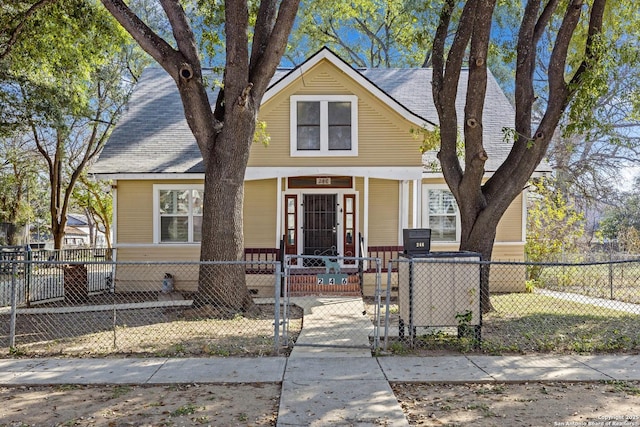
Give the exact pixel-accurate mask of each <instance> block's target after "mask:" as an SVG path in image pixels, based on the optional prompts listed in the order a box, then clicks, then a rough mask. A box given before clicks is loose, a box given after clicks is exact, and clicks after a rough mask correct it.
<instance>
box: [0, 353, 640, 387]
mask: <svg viewBox="0 0 640 427" xmlns="http://www.w3.org/2000/svg"><path fill="white" fill-rule="evenodd" d="M358 360H360V362H358ZM285 368H287V369H288V370H289V379H290V380H292V381H297V380H301V379H302V378H303V377H304V378H305V381H307V380H312V379H313V378H321V379H323V380H324V379H329V378H328V375H330V376H331V377H333V379H334V380H345V381H346V380H360V381H362V382H365V381H368V380H370V379H372V378H373V376H374V373H373V372H371V371H372V370H374V368H375V369H380V370H381V372H382V373H383V375H384V379H385V381H388V382H420V383H465V382H485V383H492V382H495V383H501V382H532V381H640V355H622V356H616V355H602V356H577V355H576V356H539V355H534V356H438V357H378V358H373V357H372V358H369V359H366V358H360V359H353V358H346V357H334V358H307V359H306V360H304V361H302V359H297V360H296V359H288V358H285V357H260V358H184V359H169V358H153V359H66V358H65V359H52V358H43V359H0V385H51V384H190V383H200V384H207V383H211V384H216V383H251V382H264V383H267V382H282V381H284V380H285ZM327 371H329V372H330V373H328V372H327Z"/></svg>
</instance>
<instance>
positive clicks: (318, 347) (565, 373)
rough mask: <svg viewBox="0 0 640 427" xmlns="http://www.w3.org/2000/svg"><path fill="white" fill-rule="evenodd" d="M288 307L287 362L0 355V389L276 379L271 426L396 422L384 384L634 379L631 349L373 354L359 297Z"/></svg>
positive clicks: (638, 362)
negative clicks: (298, 324)
mask: <svg viewBox="0 0 640 427" xmlns="http://www.w3.org/2000/svg"><path fill="white" fill-rule="evenodd" d="M296 304H298V305H300V306H301V307H303V309H304V310H305V316H304V327H303V329H302V332H301V334H300V336H299V337H298V340H297V342H296V346H295V347H294V348H293V351H292V352H291V355H290V356H289V357H288V358H286V357H262V358H184V359H171V358H148V359H136V358H130V359H116V358H109V359H68V358H64V359H54V358H43V359H0V386H2V385H19V386H21V385H53V384H80V385H97V384H143V385H145V384H146V385H165V384H192V383H198V384H207V383H210V384H216V383H218V384H219V383H261V382H262V383H282V387H281V393H280V404H279V405H280V406H279V410H278V421H277V425H278V426H280V427H287V426H324V425H350V426H369V425H380V424H383V425H387V426H399V427H400V426H402V427H404V426H408V422H407V419H406V418H405V415H404V413H403V411H402V408H401V407H400V404H399V403H398V401H397V399H396V397H395V395H394V394H393V391H392V390H391V387H390V385H389V383H390V382H399V383H407V382H419V383H466V382H482V383H492V382H494V383H500V382H535V381H603V380H604V381H613V380H619V381H640V355H622V356H616V355H598V356H578V355H568V356H549V355H531V356H484V355H458V356H441V357H378V358H374V357H372V356H371V351H370V349H369V348H368V345H369V344H368V343H369V334H370V332H371V330H372V325H371V324H370V321H369V320H368V318H367V317H366V316H364V315H363V312H362V311H361V310H362V307H361V306H360V305H359V304H362V301H361V300H360V299H357V298H356V299H354V298H305V299H300V300H298V301H296ZM365 319H366V320H365ZM367 322H368V324H367Z"/></svg>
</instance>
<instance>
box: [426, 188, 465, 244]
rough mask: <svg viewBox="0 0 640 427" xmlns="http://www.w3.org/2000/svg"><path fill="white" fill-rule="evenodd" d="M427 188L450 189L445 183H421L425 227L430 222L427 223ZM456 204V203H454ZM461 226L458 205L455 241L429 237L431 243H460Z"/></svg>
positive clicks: (428, 225)
mask: <svg viewBox="0 0 640 427" xmlns="http://www.w3.org/2000/svg"><path fill="white" fill-rule="evenodd" d="M429 190H447V191H449V192H450V191H451V189H449V186H447V184H429V185H427V184H423V185H422V203H423V206H422V226H423V227H425V228H431V227H430V224H429V206H428V204H429ZM456 205H457V203H456ZM461 227H462V221H461V220H460V207H458V208H457V209H456V240H455V242H452V241H446V240H433V238H432V239H431V243H432V244H433V243H443V244H446V243H460V237H461V235H462V233H461V230H460V229H461Z"/></svg>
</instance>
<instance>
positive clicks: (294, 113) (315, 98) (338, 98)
mask: <svg viewBox="0 0 640 427" xmlns="http://www.w3.org/2000/svg"><path fill="white" fill-rule="evenodd" d="M300 101H303V102H304V101H311V102H320V150H298V108H297V104H298V102H300ZM344 101H348V102H350V103H351V150H329V126H328V120H329V118H328V113H327V111H328V109H327V105H328V103H329V102H344ZM290 123H291V126H290V128H291V129H290V138H289V139H290V142H291V148H290V155H291V157H350V156H351V157H353V156H357V155H358V97H357V96H355V95H292V96H291V98H290Z"/></svg>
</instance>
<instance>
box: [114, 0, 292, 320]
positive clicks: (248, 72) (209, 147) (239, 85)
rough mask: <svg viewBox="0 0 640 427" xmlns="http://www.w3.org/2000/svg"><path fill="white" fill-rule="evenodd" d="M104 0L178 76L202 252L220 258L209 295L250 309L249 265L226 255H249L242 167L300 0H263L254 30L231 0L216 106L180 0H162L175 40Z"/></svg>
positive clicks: (211, 272) (238, 1) (239, 2)
mask: <svg viewBox="0 0 640 427" xmlns="http://www.w3.org/2000/svg"><path fill="white" fill-rule="evenodd" d="M102 3H103V4H104V5H105V7H106V8H107V9H108V10H109V12H111V14H112V15H113V16H114V17H115V18H116V19H117V20H118V22H119V23H120V24H121V25H122V26H123V27H124V28H125V29H126V30H127V31H128V32H129V34H131V35H132V36H133V38H134V39H135V40H136V42H138V44H139V45H140V47H142V49H144V50H145V51H146V52H147V53H149V54H150V55H151V56H152V57H153V58H154V59H155V60H156V61H157V62H158V63H159V64H160V65H161V66H162V67H163V68H164V69H165V70H166V71H167V72H168V73H169V74H170V75H171V76H172V77H173V79H174V80H175V82H176V85H177V87H178V90H179V92H180V96H181V98H182V105H183V107H184V113H185V118H186V119H187V123H188V124H189V127H190V129H191V131H192V133H193V135H194V137H195V139H196V142H197V143H198V147H199V149H200V152H201V154H202V159H203V162H204V166H205V196H204V197H205V200H204V207H203V224H202V243H201V251H200V259H201V261H218V263H217V264H209V265H206V264H205V265H203V266H202V268H201V269H200V277H199V280H200V281H199V290H200V292H201V294H202V297H203V302H204V303H207V304H209V303H211V304H215V305H220V306H223V307H227V308H229V309H231V310H247V309H248V308H250V307H251V306H252V305H253V303H252V300H251V298H250V296H249V291H248V289H247V287H246V283H245V276H244V266H243V265H241V264H235V265H233V264H224V262H229V261H231V262H237V261H240V260H242V259H243V255H244V236H243V234H242V233H243V230H242V204H243V185H244V173H245V170H246V167H247V161H248V159H249V150H250V148H251V143H252V142H253V134H254V130H255V121H256V118H257V116H258V110H259V108H260V102H261V100H262V96H263V95H264V93H265V91H266V89H267V87H268V85H269V81H270V80H271V78H272V77H273V75H274V73H275V70H276V68H277V66H278V63H279V62H280V59H281V58H282V55H283V53H284V50H285V48H286V46H287V38H288V37H289V33H290V32H291V28H292V26H293V22H294V20H295V16H296V13H297V11H298V5H299V0H282V1H278V0H261V1H260V6H259V8H258V13H257V16H256V20H255V25H254V27H253V31H250V29H249V8H248V2H247V1H246V0H226V1H225V8H224V14H225V44H226V61H225V71H224V78H223V86H224V89H223V90H221V91H220V96H219V97H218V101H217V102H216V106H215V111H212V109H211V102H210V100H209V97H208V96H207V93H206V90H205V89H206V88H205V84H204V82H203V79H202V70H201V63H200V58H199V54H198V51H197V46H198V43H197V40H196V38H195V35H194V33H193V31H192V29H191V26H190V24H189V19H188V17H187V15H186V13H185V11H184V10H183V8H182V5H181V2H180V1H178V0H160V4H161V5H162V8H163V10H164V12H165V14H166V15H167V18H168V20H169V23H170V24H171V28H172V30H173V36H174V40H175V44H174V43H168V42H167V41H165V40H164V39H162V38H161V37H160V36H159V35H158V34H156V33H154V32H153V31H152V30H151V29H150V28H149V27H148V26H147V25H146V24H145V23H144V22H143V21H142V20H140V18H139V17H138V16H136V15H135V13H133V11H132V10H131V9H129V7H128V5H127V4H126V3H125V2H124V1H122V0H102ZM250 32H251V34H252V39H251V43H250V42H249V33H250ZM174 46H175V47H174ZM249 48H250V49H251V50H250V51H249Z"/></svg>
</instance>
